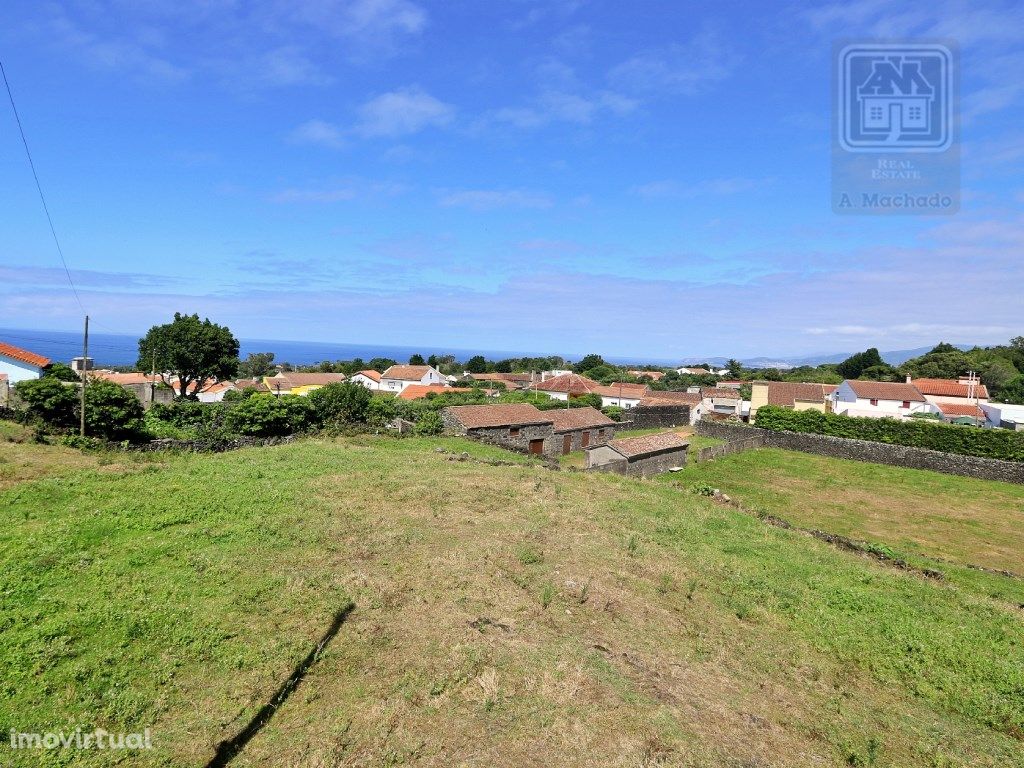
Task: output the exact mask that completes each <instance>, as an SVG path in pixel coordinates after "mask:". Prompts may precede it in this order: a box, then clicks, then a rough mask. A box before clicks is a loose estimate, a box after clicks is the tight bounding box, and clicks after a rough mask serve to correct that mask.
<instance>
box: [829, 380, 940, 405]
mask: <svg viewBox="0 0 1024 768" xmlns="http://www.w3.org/2000/svg"><path fill="white" fill-rule="evenodd" d="M846 383H847V384H849V385H850V389H852V390H853V393H854V394H855V395H856V396H857V397H858V399H863V400H867V399H874V400H897V401H903V400H907V401H909V402H911V403H923V402H925V399H924V395H922V394H921V392H920V391H919V390H918V388H917V387H915V386H914V385H913V384H903V383H900V382H895V381H860V380H859V379H847V381H846Z"/></svg>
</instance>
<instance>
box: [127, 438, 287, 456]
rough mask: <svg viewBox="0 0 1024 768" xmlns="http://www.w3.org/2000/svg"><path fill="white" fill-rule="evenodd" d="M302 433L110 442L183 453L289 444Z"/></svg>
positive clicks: (142, 449)
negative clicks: (277, 435)
mask: <svg viewBox="0 0 1024 768" xmlns="http://www.w3.org/2000/svg"><path fill="white" fill-rule="evenodd" d="M299 437H301V435H285V436H284V437H232V438H226V439H220V438H218V439H212V440H173V439H170V438H163V439H160V440H150V441H149V442H148V443H135V444H131V443H129V444H128V445H124V444H123V443H109V444H108V447H110V448H113V449H114V450H123V451H138V452H140V453H153V452H157V451H181V452H183V453H223V452H224V451H233V450H235V449H237V448H262V447H265V446H270V445H287V444H288V443H292V442H294V441H295V440H298V439H299Z"/></svg>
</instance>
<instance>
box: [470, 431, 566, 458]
mask: <svg viewBox="0 0 1024 768" xmlns="http://www.w3.org/2000/svg"><path fill="white" fill-rule="evenodd" d="M514 429H516V428H515V427H512V428H511V429H510V428H509V427H487V428H480V429H470V430H467V431H466V433H465V434H466V436H467V437H474V438H477V439H480V440H485V441H486V442H489V443H494V444H496V445H501V446H505V447H508V448H511V449H512V450H516V451H522V452H524V453H528V452H529V450H530V443H531V442H532V441H534V440H543V441H544V449H543V450H544V455H545V456H558V455H559V454H561V450H562V445H561V442H560V439H556V438H555V433H554V429H553V428H552V426H551V425H550V424H533V425H530V426H524V427H519V428H518V430H519V434H516V435H514V434H511V433H512V431H513V430H514ZM556 442H557V443H558V445H557V446H556V445H555V444H556Z"/></svg>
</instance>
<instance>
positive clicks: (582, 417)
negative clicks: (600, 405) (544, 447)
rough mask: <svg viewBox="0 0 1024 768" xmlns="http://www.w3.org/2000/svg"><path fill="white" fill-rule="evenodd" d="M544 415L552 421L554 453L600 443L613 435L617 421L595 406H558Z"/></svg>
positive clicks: (605, 441) (580, 448)
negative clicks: (564, 407)
mask: <svg viewBox="0 0 1024 768" xmlns="http://www.w3.org/2000/svg"><path fill="white" fill-rule="evenodd" d="M545 415H546V416H550V417H551V420H552V422H553V426H554V433H555V439H554V446H553V448H554V451H555V454H556V455H558V454H566V453H571V452H572V451H580V450H583V449H584V448H588V447H590V446H592V445H601V444H603V443H607V442H608V441H609V440H611V439H612V438H613V437H615V427H616V426H617V423H616V422H615V421H613V420H612V419H609V418H608V417H607V416H605V415H604V414H603V413H601V412H600V411H599V410H597V409H596V408H591V407H589V406H588V407H586V408H566V409H562V408H558V409H555V410H551V411H546V412H545Z"/></svg>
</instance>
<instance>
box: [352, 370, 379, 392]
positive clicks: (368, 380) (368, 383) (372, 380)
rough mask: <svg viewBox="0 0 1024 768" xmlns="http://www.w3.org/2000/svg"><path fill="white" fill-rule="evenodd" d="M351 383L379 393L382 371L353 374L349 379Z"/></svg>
mask: <svg viewBox="0 0 1024 768" xmlns="http://www.w3.org/2000/svg"><path fill="white" fill-rule="evenodd" d="M349 381H351V382H352V383H353V384H359V385H360V386H363V387H366V388H367V389H372V390H373V391H377V390H378V389H380V371H374V370H373V369H368V370H365V371H359V373H353V374H352V376H351V377H349Z"/></svg>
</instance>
